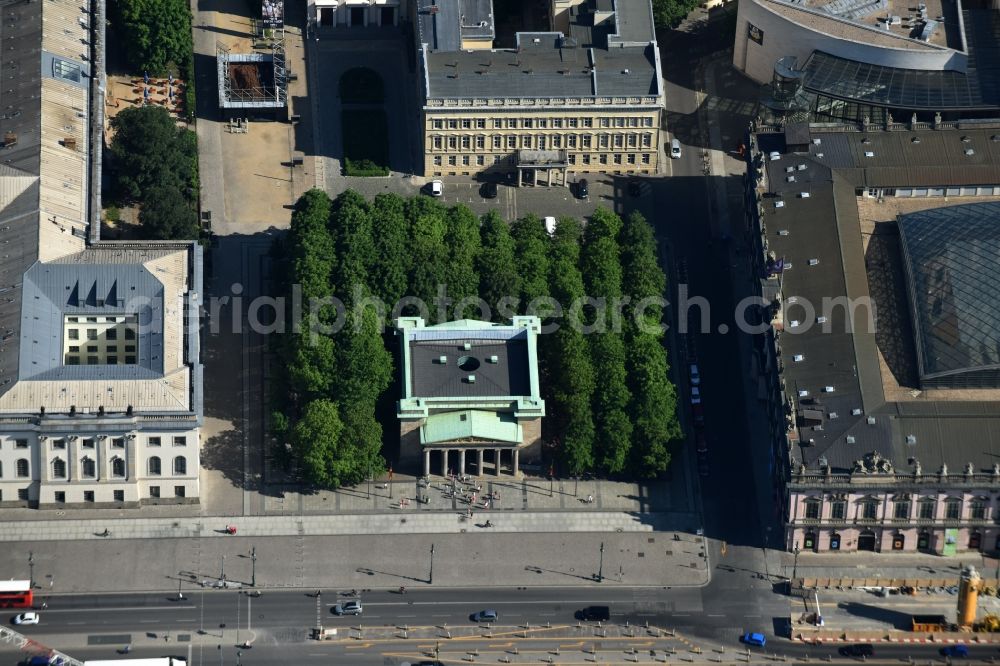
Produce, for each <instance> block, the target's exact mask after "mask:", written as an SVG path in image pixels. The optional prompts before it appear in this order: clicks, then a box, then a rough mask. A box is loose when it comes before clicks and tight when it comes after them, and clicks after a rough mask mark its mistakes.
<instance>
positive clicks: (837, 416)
mask: <svg viewBox="0 0 1000 666" xmlns="http://www.w3.org/2000/svg"><path fill="white" fill-rule="evenodd" d="M830 418H831V419H839V418H840V414H838V413H837V412H830Z"/></svg>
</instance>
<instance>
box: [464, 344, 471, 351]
mask: <svg viewBox="0 0 1000 666" xmlns="http://www.w3.org/2000/svg"><path fill="white" fill-rule="evenodd" d="M462 349H464V350H465V351H469V350H470V349H472V343H471V342H465V343H462Z"/></svg>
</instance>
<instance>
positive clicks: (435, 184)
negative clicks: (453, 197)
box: [431, 180, 444, 197]
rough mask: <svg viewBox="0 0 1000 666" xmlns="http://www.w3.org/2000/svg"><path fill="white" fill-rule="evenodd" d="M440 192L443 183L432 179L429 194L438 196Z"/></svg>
mask: <svg viewBox="0 0 1000 666" xmlns="http://www.w3.org/2000/svg"><path fill="white" fill-rule="evenodd" d="M442 194H444V183H442V182H441V181H440V180H432V181H431V196H432V197H439V196H441V195H442Z"/></svg>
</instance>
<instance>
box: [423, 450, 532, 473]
mask: <svg viewBox="0 0 1000 666" xmlns="http://www.w3.org/2000/svg"><path fill="white" fill-rule="evenodd" d="M473 451H475V454H476V463H475V465H476V475H478V476H484V475H485V474H486V461H485V458H486V452H487V451H492V452H493V456H492V457H493V474H494V476H501V475H502V474H503V465H504V463H503V454H504V451H510V452H511V456H510V475H511V476H518V474H519V472H520V461H521V452H520V451H519V450H518V449H517V448H513V447H504V448H499V449H496V448H492V449H490V448H484V447H475V448H459V447H424V465H423V467H424V476H430V475H431V467H432V462H431V456H432V454H440V456H441V459H440V460H441V462H440V470H441V476H448V475H449V473H450V472H454V473H456V474H459V475H462V474H466V473H468V468H467V461H468V454H469V453H472V452H473ZM452 452H457V453H458V467H456V468H455V469H454V470H453V469H451V468H450V467H449V464H450V459H449V456H450V455H451V454H452Z"/></svg>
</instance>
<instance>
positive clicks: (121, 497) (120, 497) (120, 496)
mask: <svg viewBox="0 0 1000 666" xmlns="http://www.w3.org/2000/svg"><path fill="white" fill-rule="evenodd" d="M115 501H116V502H124V501H125V491H124V490H116V491H115Z"/></svg>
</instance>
